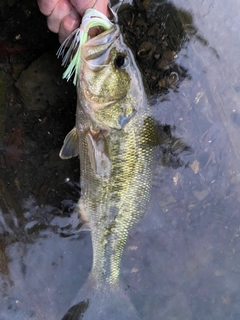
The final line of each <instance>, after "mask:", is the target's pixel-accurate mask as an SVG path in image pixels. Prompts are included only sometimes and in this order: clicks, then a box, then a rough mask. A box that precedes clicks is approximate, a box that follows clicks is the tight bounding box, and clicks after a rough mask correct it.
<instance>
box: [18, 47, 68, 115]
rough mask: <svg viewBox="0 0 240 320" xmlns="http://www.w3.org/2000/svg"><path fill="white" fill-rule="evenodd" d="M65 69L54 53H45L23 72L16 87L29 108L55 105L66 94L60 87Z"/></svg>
mask: <svg viewBox="0 0 240 320" xmlns="http://www.w3.org/2000/svg"><path fill="white" fill-rule="evenodd" d="M62 72H63V69H62V68H61V67H60V61H59V60H58V59H57V58H56V56H55V54H54V53H46V54H43V55H42V56H41V57H40V58H39V59H37V60H35V61H34V62H33V63H32V64H31V65H30V66H29V67H28V68H27V69H26V70H25V71H23V72H22V73H21V76H20V77H19V79H18V81H17V82H16V87H17V88H18V89H19V91H20V94H21V97H22V101H23V103H24V106H25V108H26V109H28V110H42V109H45V108H46V107H47V106H54V105H55V104H56V103H57V102H58V101H60V100H61V98H62V96H63V95H65V92H63V91H62V90H61V89H60V83H59V81H61V78H62Z"/></svg>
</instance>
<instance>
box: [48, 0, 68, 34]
mask: <svg viewBox="0 0 240 320" xmlns="http://www.w3.org/2000/svg"><path fill="white" fill-rule="evenodd" d="M71 11H72V5H71V3H70V2H69V1H68V0H59V1H58V2H57V4H56V6H55V7H54V9H53V11H52V13H51V14H50V16H48V18H47V24H48V29H49V30H51V31H52V32H55V33H58V32H59V28H60V24H61V22H62V20H63V19H64V18H65V17H66V16H67V15H68V14H69V13H70V12H71Z"/></svg>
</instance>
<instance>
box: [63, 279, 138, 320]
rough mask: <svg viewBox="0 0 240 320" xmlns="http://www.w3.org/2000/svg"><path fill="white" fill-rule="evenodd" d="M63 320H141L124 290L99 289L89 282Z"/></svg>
mask: <svg viewBox="0 0 240 320" xmlns="http://www.w3.org/2000/svg"><path fill="white" fill-rule="evenodd" d="M75 302H77V303H75V304H74V305H73V306H72V307H71V308H70V309H69V310H68V311H67V313H66V314H65V316H64V317H63V318H62V320H139V319H140V318H139V317H138V315H137V312H136V310H135V309H134V307H133V305H132V303H131V301H130V299H129V297H128V295H127V293H125V292H124V290H123V289H122V288H107V289H106V288H97V287H96V286H94V285H92V283H91V281H90V280H88V281H87V283H86V284H85V285H84V286H83V288H82V289H81V290H80V291H79V293H78V296H77V298H76V299H75Z"/></svg>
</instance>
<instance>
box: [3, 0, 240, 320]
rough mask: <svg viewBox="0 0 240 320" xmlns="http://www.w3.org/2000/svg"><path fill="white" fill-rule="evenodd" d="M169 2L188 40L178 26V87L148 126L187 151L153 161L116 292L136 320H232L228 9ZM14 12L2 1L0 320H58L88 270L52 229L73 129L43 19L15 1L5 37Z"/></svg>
mask: <svg viewBox="0 0 240 320" xmlns="http://www.w3.org/2000/svg"><path fill="white" fill-rule="evenodd" d="M171 3H172V4H174V5H175V6H176V9H177V10H179V9H181V10H183V11H184V12H188V13H189V14H190V15H191V17H192V21H193V25H194V32H193V28H192V26H190V28H189V26H188V25H187V24H186V23H185V27H186V32H188V34H190V35H191V36H189V41H187V42H186V43H185V44H184V45H183V46H182V47H181V50H180V51H179V52H178V57H177V59H176V64H178V65H181V66H182V67H183V68H184V69H185V70H187V74H188V76H187V77H185V78H183V79H181V81H179V83H178V85H177V86H176V87H175V88H172V89H171V88H170V89H169V90H167V91H166V92H165V93H164V95H163V94H161V95H160V94H157V95H154V97H151V99H150V101H151V104H152V110H153V114H154V117H155V119H156V120H157V121H158V122H159V123H160V124H161V125H165V126H169V127H168V128H170V129H169V130H171V133H172V135H173V136H175V137H178V138H181V139H182V141H184V143H185V144H186V145H188V146H190V147H191V148H192V150H193V153H192V154H188V153H186V154H184V153H183V154H180V155H179V157H180V158H181V161H182V166H179V167H178V168H172V167H171V166H167V165H166V164H167V163H168V162H165V163H163V161H162V160H161V159H159V162H157V163H156V165H155V172H154V181H153V187H152V196H151V201H150V203H149V205H148V208H147V210H146V214H145V215H144V217H143V219H142V220H141V222H140V223H139V225H138V226H137V227H136V228H135V229H134V230H132V232H131V235H130V238H129V242H128V245H127V247H126V250H125V252H124V258H123V263H122V280H123V283H124V284H125V285H126V286H128V288H129V290H128V292H129V296H130V298H131V300H132V301H133V304H134V305H135V307H136V308H137V310H138V312H139V315H140V317H141V319H142V320H145V319H151V320H159V319H164V320H188V319H189V320H191V319H196V320H198V319H199V320H202V319H206V320H208V319H209V320H210V319H211V320H215V319H218V320H221V319H222V320H225V319H229V320H235V319H238V318H239V316H240V307H239V298H240V289H239V277H240V251H239V250H240V245H239V235H240V215H239V211H240V210H239V208H240V206H239V201H240V200H239V199H240V197H239V190H240V188H239V187H240V185H239V184H240V169H239V157H240V145H239V144H240V140H239V138H238V137H239V131H240V120H239V119H240V80H239V71H240V62H239V56H240V40H239V35H238V30H239V27H240V23H239V19H238V15H239V14H238V13H239V12H240V3H238V1H237V0H235V1H232V2H231V3H229V4H228V3H226V2H223V1H222V0H221V1H219V0H215V1H200V0H199V1H190V0H189V1H186V0H185V1H183V0H181V1H172V2H171ZM157 4H158V3H157V1H156V2H154V4H153V7H154V5H156V6H157ZM165 4H166V3H165V2H163V1H160V5H161V6H164V5H165ZM6 8H7V9H8V10H6ZM15 8H17V3H16V2H14V1H12V2H10V1H9V3H8V2H4V4H1V6H0V9H1V15H0V16H1V17H3V16H7V19H8V20H7V21H8V22H9V21H12V24H10V26H11V27H12V29H11V28H10V27H9V30H8V32H5V33H2V34H1V38H0V39H1V47H0V288H1V289H0V310H1V311H0V319H1V320H8V319H12V320H17V319H19V320H28V319H36V320H40V319H61V317H62V316H63V315H64V313H65V312H66V310H67V309H68V308H69V307H70V305H71V302H72V300H73V299H74V298H75V296H76V293H77V292H78V290H79V288H80V287H81V285H82V284H83V282H84V280H85V278H86V277H87V274H88V272H89V270H90V268H91V239H90V234H89V233H88V232H81V233H79V232H77V230H78V228H77V227H76V226H75V224H77V222H76V221H74V222H73V225H72V226H71V227H70V228H67V227H66V226H67V225H68V224H69V217H70V215H71V213H72V212H73V210H74V205H75V203H76V201H77V200H78V196H79V185H78V179H79V165H78V161H77V160H74V159H73V161H63V160H60V159H58V152H59V150H60V148H61V144H62V141H63V138H64V136H65V134H66V133H67V132H68V131H69V130H70V129H71V127H72V126H73V125H74V113H75V93H74V88H73V87H72V86H71V84H67V83H66V82H64V81H62V80H61V72H62V69H61V68H60V66H59V62H55V60H56V58H55V56H54V50H55V49H56V48H57V46H58V44H57V41H56V37H55V36H54V35H51V34H50V33H48V32H47V29H46V26H45V24H44V21H45V19H44V18H42V17H41V15H40V14H39V13H38V10H37V8H36V7H35V5H33V4H31V1H29V3H28V2H26V5H25V7H24V8H22V11H20V13H19V17H18V19H19V20H20V21H21V22H22V21H23V22H24V23H23V24H22V25H21V27H17V20H16V19H17V16H16V11H15V10H16V9H15ZM9 10H10V13H7V12H9ZM36 17H37V18H36ZM14 19H15V20H14ZM31 19H32V21H33V24H34V21H36V19H37V24H38V25H37V26H36V30H35V29H34V30H33V31H32V32H35V33H34V35H35V39H34V42H33V40H31V39H32V38H33V36H34V35H31V34H30V35H31V36H29V35H28V37H26V30H25V29H24V25H25V23H29V24H30V23H31ZM13 21H15V24H14V22H13ZM26 21H28V22H26ZM183 24H184V23H183ZM8 25H9V24H8ZM38 28H39V29H41V32H40V31H37V30H38ZM19 36H20V38H19ZM41 37H42V38H41ZM36 43H38V45H36ZM167 160H168V159H167ZM163 164H165V165H163ZM113 320H114V319H113Z"/></svg>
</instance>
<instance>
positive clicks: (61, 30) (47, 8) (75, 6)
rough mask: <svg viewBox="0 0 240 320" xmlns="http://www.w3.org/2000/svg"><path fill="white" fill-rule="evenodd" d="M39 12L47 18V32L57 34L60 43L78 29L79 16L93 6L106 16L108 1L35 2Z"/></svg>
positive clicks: (67, 0)
mask: <svg viewBox="0 0 240 320" xmlns="http://www.w3.org/2000/svg"><path fill="white" fill-rule="evenodd" d="M37 2H38V6H39V9H40V11H41V12H42V13H43V14H44V15H45V16H47V24H48V28H49V30H51V31H52V32H55V33H58V37H59V42H60V43H62V42H63V41H64V40H65V39H66V38H67V36H68V35H69V34H70V33H71V32H72V31H73V30H75V29H76V28H77V27H79V25H80V22H81V16H82V15H83V14H84V12H85V11H86V10H87V9H89V8H92V7H93V6H94V4H95V3H96V5H95V9H96V10H98V11H100V12H102V13H103V14H105V15H106V16H108V0H98V1H97V2H96V1H95V0H37Z"/></svg>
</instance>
